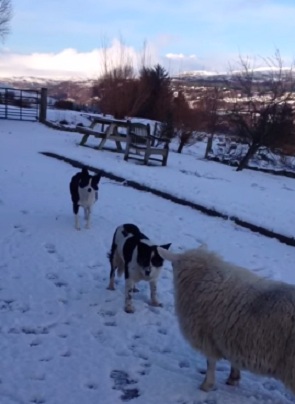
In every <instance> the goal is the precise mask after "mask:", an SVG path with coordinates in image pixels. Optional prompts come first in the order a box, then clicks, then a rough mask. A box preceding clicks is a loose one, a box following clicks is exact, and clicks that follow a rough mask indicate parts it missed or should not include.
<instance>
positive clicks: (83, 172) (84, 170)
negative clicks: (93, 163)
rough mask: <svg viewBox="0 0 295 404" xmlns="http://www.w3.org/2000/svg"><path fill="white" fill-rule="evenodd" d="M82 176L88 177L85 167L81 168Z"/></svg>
mask: <svg viewBox="0 0 295 404" xmlns="http://www.w3.org/2000/svg"><path fill="white" fill-rule="evenodd" d="M81 175H82V177H89V172H88V170H87V168H86V167H83V168H82V170H81Z"/></svg>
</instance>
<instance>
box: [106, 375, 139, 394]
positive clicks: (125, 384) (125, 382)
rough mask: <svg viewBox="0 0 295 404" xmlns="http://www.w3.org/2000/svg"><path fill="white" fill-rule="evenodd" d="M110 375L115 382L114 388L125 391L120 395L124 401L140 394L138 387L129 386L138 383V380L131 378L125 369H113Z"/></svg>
mask: <svg viewBox="0 0 295 404" xmlns="http://www.w3.org/2000/svg"><path fill="white" fill-rule="evenodd" d="M110 377H111V379H112V380H113V382H114V385H113V389H114V390H119V391H121V392H122V393H123V394H122V395H121V396H120V398H121V400H122V401H130V400H133V399H134V398H137V397H139V396H140V393H139V390H138V388H131V387H129V386H130V385H131V386H132V385H134V384H136V383H137V380H134V379H131V378H130V376H129V374H128V373H127V372H125V371H124V370H113V371H112V372H111V374H110Z"/></svg>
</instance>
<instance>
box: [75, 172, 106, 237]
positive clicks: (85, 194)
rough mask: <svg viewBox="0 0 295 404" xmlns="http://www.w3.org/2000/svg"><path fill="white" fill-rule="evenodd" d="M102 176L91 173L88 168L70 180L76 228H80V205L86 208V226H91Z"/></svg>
mask: <svg viewBox="0 0 295 404" xmlns="http://www.w3.org/2000/svg"><path fill="white" fill-rule="evenodd" d="M100 178H101V176H100V175H99V174H96V175H93V176H92V175H90V174H89V173H88V170H87V168H85V167H84V168H82V171H81V172H79V173H77V174H75V175H74V176H73V177H72V179H71V182H70V192H71V197H72V202H73V212H74V215H75V228H76V229H77V230H80V223H79V215H78V212H79V206H82V207H83V208H84V213H85V220H86V228H89V227H90V215H91V209H92V206H93V204H94V203H95V201H96V200H97V198H98V183H99V181H100Z"/></svg>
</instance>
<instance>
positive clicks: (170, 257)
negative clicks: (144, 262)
mask: <svg viewBox="0 0 295 404" xmlns="http://www.w3.org/2000/svg"><path fill="white" fill-rule="evenodd" d="M157 250H158V254H159V255H160V257H162V258H163V259H164V260H167V261H171V262H173V261H175V259H176V257H177V255H176V254H174V253H172V252H171V251H169V250H167V249H165V248H162V247H157Z"/></svg>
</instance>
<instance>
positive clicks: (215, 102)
mask: <svg viewBox="0 0 295 404" xmlns="http://www.w3.org/2000/svg"><path fill="white" fill-rule="evenodd" d="M222 93H223V89H222V88H220V87H213V88H212V87H211V88H208V89H206V92H205V94H204V96H203V97H202V100H201V103H200V106H199V108H200V110H201V111H202V112H203V114H202V115H203V125H204V130H205V131H206V132H207V134H208V135H207V145H206V150H205V156H204V157H205V158H208V155H209V153H210V152H211V151H212V144H213V137H214V134H215V133H216V131H217V130H218V126H219V123H220V121H221V116H220V115H219V112H220V111H219V108H220V103H221V100H222Z"/></svg>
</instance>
